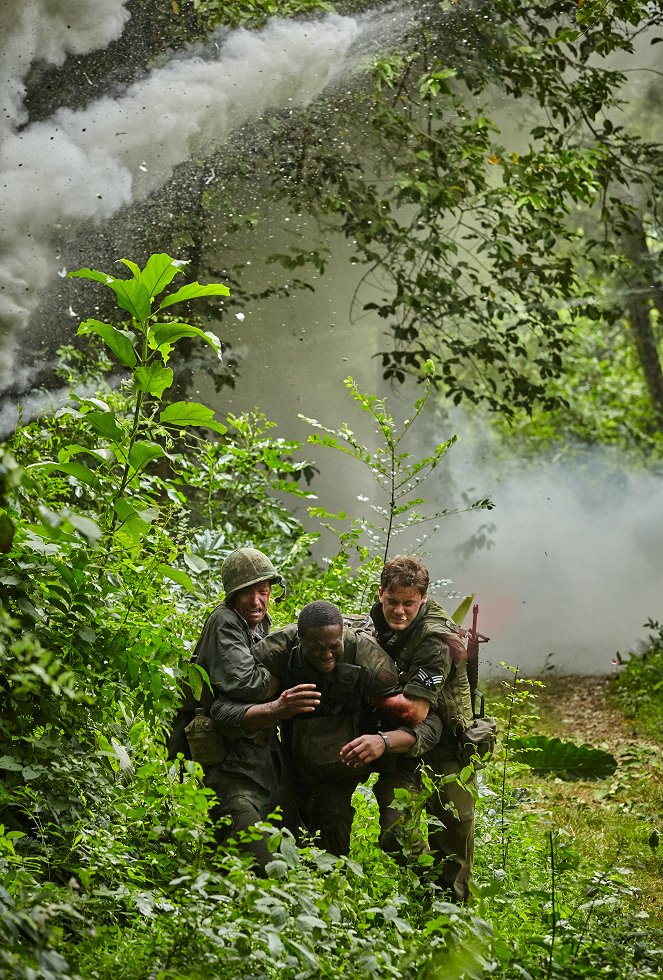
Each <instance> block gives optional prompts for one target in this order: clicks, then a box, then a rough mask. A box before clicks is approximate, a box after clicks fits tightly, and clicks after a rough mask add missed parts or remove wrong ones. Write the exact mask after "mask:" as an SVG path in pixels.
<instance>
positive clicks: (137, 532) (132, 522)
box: [114, 497, 152, 547]
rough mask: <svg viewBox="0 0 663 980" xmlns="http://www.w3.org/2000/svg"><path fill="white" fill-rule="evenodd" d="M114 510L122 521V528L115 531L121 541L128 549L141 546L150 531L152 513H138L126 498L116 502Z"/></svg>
mask: <svg viewBox="0 0 663 980" xmlns="http://www.w3.org/2000/svg"><path fill="white" fill-rule="evenodd" d="M114 510H115V513H116V514H117V515H118V517H119V518H120V521H121V524H120V526H119V527H118V528H117V530H116V531H115V534H116V535H117V537H118V538H119V540H120V541H121V542H123V543H124V544H126V545H127V546H128V547H133V546H134V545H137V544H139V543H140V540H141V538H142V537H143V536H144V535H145V534H146V533H147V532H148V530H149V527H150V522H151V519H152V518H151V514H150V512H149V511H148V510H146V511H140V512H139V511H137V510H136V508H135V507H134V506H133V504H132V503H131V502H130V501H129V500H127V498H126V497H120V499H119V500H116V501H115V504H114ZM145 518H147V520H146V519H145Z"/></svg>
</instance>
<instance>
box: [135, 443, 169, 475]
mask: <svg viewBox="0 0 663 980" xmlns="http://www.w3.org/2000/svg"><path fill="white" fill-rule="evenodd" d="M165 455H166V453H165V451H164V450H163V449H162V448H161V446H159V445H157V443H156V442H135V443H134V444H133V446H132V447H131V451H130V453H129V465H130V466H131V467H132V469H133V471H134V473H133V474H132V475H135V474H136V473H137V472H138V471H139V470H142V469H143V467H145V466H147V464H148V463H149V462H151V460H153V459H157V458H158V457H160V456H165Z"/></svg>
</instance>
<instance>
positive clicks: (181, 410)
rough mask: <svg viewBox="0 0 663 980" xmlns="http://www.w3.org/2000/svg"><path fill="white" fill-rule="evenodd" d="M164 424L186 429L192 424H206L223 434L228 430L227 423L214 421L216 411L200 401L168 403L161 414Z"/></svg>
mask: <svg viewBox="0 0 663 980" xmlns="http://www.w3.org/2000/svg"><path fill="white" fill-rule="evenodd" d="M159 418H160V420H161V422H162V424H163V425H172V426H175V427H177V428H178V429H185V428H187V427H188V426H190V425H204V426H205V427H206V428H208V429H213V430H214V431H215V432H220V433H221V435H223V433H224V432H227V431H228V430H227V429H226V427H225V425H221V423H220V422H215V421H214V412H213V410H212V409H211V408H208V407H207V406H206V405H201V404H200V403H199V402H173V404H172V405H167V406H166V408H164V410H163V412H162V413H161V415H160V416H159Z"/></svg>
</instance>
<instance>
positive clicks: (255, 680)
mask: <svg viewBox="0 0 663 980" xmlns="http://www.w3.org/2000/svg"><path fill="white" fill-rule="evenodd" d="M195 658H196V661H197V663H198V664H200V666H201V667H202V668H203V669H204V670H205V671H207V675H208V677H209V679H210V683H211V685H212V690H213V691H214V694H215V696H216V697H219V696H221V695H223V696H227V697H231V698H236V699H238V700H240V701H260V700H261V699H262V698H264V697H265V695H266V693H267V689H268V687H269V681H270V676H269V671H268V670H267V669H266V668H265V667H264V666H263V665H262V664H259V663H257V662H256V660H255V658H254V656H253V653H252V652H251V647H250V645H249V640H248V636H247V634H246V632H245V631H244V630H243V629H242V626H241V624H240V623H239V621H238V618H237V616H236V614H234V613H233V611H232V610H225V609H224V610H222V611H219V610H217V611H215V612H213V613H212V615H211V616H210V617H209V619H208V620H207V622H206V623H205V626H204V627H203V632H202V634H201V637H200V640H199V641H198V646H197V648H196V654H195Z"/></svg>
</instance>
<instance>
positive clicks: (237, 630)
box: [194, 602, 278, 870]
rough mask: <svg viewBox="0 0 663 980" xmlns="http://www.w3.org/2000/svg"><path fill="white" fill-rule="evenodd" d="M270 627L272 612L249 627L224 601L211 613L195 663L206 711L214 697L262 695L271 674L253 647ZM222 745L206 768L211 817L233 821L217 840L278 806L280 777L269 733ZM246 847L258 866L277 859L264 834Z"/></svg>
mask: <svg viewBox="0 0 663 980" xmlns="http://www.w3.org/2000/svg"><path fill="white" fill-rule="evenodd" d="M269 628H270V620H269V617H268V616H265V618H264V619H263V620H262V622H261V623H260V624H259V625H258V626H256V627H255V628H251V627H249V625H248V624H247V623H246V621H245V620H244V619H243V618H242V617H241V616H240V615H239V613H238V612H236V611H235V610H234V609H233V608H232V607H230V606H228V605H227V604H226V603H225V602H222V603H221V604H220V605H219V606H217V607H216V609H215V610H214V612H213V613H212V614H211V615H210V617H209V618H208V620H207V622H206V623H205V626H204V627H203V631H202V633H201V636H200V639H199V641H198V644H197V646H196V650H195V654H194V661H195V663H197V664H198V665H199V666H200V667H202V668H203V670H205V671H206V673H207V675H208V677H209V679H210V684H211V686H212V691H213V695H212V694H210V692H209V690H207V689H205V690H204V691H203V706H204V707H205V708H206V709H207V711H208V712H209V708H210V706H211V703H212V699H213V697H214V698H216V697H220V696H221V695H227V696H228V697H231V698H236V699H241V700H242V701H247V702H248V701H251V702H255V701H261V700H263V699H264V697H265V696H266V694H267V691H268V688H269V684H270V680H271V677H270V674H269V671H268V670H267V669H266V668H265V667H263V666H261V665H260V664H259V663H257V662H256V660H255V658H254V656H253V654H252V652H251V651H252V648H253V647H254V646H255V645H256V644H257V643H259V642H260V641H261V640H263V639H264V638H265V637H266V636H267V635H268V633H269ZM223 745H224V757H223V760H222V761H219V762H215V763H212V764H206V765H204V767H203V768H204V774H205V775H204V782H205V786H207V787H208V788H209V789H213V790H214V792H215V794H216V796H217V798H218V800H219V802H218V803H217V805H216V806H215V807H214V808H213V810H212V813H211V816H212V819H213V820H214V821H215V822H217V821H218V820H219V818H220V817H226V816H229V817H230V818H231V820H232V824H231V827H230V828H227V827H225V825H221V826H220V827H219V829H218V831H217V839H218V840H219V843H222V842H223V841H225V840H227V838H228V837H229V836H231V835H232V834H235V833H237V832H238V831H246V830H248V828H249V827H252V826H253V825H254V824H256V823H259V822H260V821H262V820H265V819H266V818H267V816H268V815H269V814H270V813H271V812H272V811H273V810H274V807H275V806H276V784H277V779H278V758H277V753H276V749H277V746H275V745H274V743H273V740H272V739H271V738H270V737H269V736H265V735H262V736H260V737H256V738H252V739H250V738H248V737H247V738H239V739H232V740H224V741H223ZM246 850H248V851H249V853H251V854H252V855H253V857H254V859H255V861H256V864H257V866H258V869H259V870H262V869H264V867H265V865H266V864H267V862H268V861H271V860H272V857H273V856H272V855H271V854H270V852H269V851H268V850H267V845H266V842H265V840H264V838H262V837H261V838H259V839H258V840H249V841H248V842H247V843H246Z"/></svg>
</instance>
